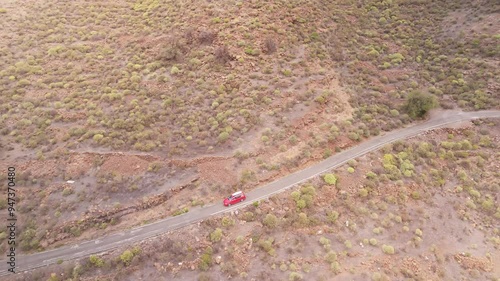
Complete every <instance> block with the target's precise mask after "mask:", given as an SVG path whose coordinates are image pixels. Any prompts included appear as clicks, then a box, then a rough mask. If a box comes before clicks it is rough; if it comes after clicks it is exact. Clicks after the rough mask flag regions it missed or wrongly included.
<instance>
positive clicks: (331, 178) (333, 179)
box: [323, 174, 337, 185]
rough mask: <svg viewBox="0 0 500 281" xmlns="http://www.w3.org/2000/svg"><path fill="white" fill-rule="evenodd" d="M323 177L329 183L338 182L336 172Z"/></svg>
mask: <svg viewBox="0 0 500 281" xmlns="http://www.w3.org/2000/svg"><path fill="white" fill-rule="evenodd" d="M323 179H324V180H325V182H326V183H327V184H329V185H335V184H336V183H337V177H335V175H334V174H326V175H325V176H324V177H323Z"/></svg>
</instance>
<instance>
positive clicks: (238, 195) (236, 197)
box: [224, 191, 247, 206]
mask: <svg viewBox="0 0 500 281" xmlns="http://www.w3.org/2000/svg"><path fill="white" fill-rule="evenodd" d="M245 199H247V197H246V196H245V193H243V192H242V191H237V192H235V193H233V194H231V196H229V197H228V198H225V199H224V206H230V205H233V204H236V203H239V202H241V201H245Z"/></svg>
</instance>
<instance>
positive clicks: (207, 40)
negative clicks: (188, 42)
mask: <svg viewBox="0 0 500 281" xmlns="http://www.w3.org/2000/svg"><path fill="white" fill-rule="evenodd" d="M216 36H217V34H215V32H213V31H206V30H204V31H201V32H200V34H199V35H198V42H200V44H206V45H211V44H212V43H213V42H214V41H215V37H216Z"/></svg>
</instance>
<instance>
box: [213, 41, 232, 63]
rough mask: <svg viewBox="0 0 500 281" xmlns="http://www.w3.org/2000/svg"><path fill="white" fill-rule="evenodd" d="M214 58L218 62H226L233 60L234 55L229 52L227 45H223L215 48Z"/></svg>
mask: <svg viewBox="0 0 500 281" xmlns="http://www.w3.org/2000/svg"><path fill="white" fill-rule="evenodd" d="M215 59H216V60H217V61H218V62H220V63H227V62H228V61H231V60H234V59H235V57H234V56H233V55H231V54H230V53H229V49H228V48H227V46H226V45H223V46H219V47H217V48H216V49H215Z"/></svg>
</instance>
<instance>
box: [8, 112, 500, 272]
mask: <svg viewBox="0 0 500 281" xmlns="http://www.w3.org/2000/svg"><path fill="white" fill-rule="evenodd" d="M480 118H500V110H496V111H478V112H457V111H444V112H442V113H440V114H439V116H434V117H432V118H431V119H430V120H428V121H426V122H424V123H420V124H417V125H414V126H411V127H407V128H404V129H400V130H396V131H393V132H389V133H386V134H385V135H381V136H378V137H375V138H372V139H370V140H368V141H365V142H363V143H361V144H359V145H357V146H355V147H352V148H350V149H348V150H345V151H343V152H341V153H337V154H335V155H333V156H332V157H330V158H328V159H325V160H324V161H322V162H320V163H317V164H315V165H313V166H310V167H308V168H305V169H303V170H301V171H298V172H295V173H293V174H290V175H288V176H285V177H283V178H280V179H278V180H276V181H274V182H271V183H269V184H266V185H264V186H261V187H259V188H257V189H254V190H252V191H251V192H248V193H247V200H246V201H245V202H242V203H240V204H238V205H235V206H231V207H229V208H227V207H224V206H223V205H222V203H221V202H216V203H215V204H213V205H209V206H207V207H203V208H200V209H196V210H192V211H190V212H189V213H186V214H184V215H180V216H176V217H169V218H166V219H163V220H161V221H157V222H154V223H151V224H148V225H143V226H140V227H137V228H134V229H131V230H127V231H124V232H119V233H116V234H113V235H109V236H105V237H102V238H99V239H96V240H91V241H86V242H82V243H79V244H75V245H67V246H63V247H60V248H57V249H53V250H49V251H45V252H40V253H36V254H32V255H26V256H18V257H16V272H21V271H25V270H30V269H34V268H38V267H43V266H46V265H49V264H52V263H55V262H57V261H58V260H60V259H62V260H71V259H77V258H82V257H86V256H89V255H91V254H96V253H102V252H105V251H108V250H110V249H114V248H117V247H120V246H123V245H129V244H132V243H134V242H138V241H142V240H145V239H148V238H152V237H154V236H157V235H160V234H164V233H167V232H170V231H173V230H176V229H179V228H181V227H183V226H187V225H189V224H192V223H195V222H199V221H202V220H204V219H207V218H209V217H211V216H214V215H217V214H220V213H223V212H230V211H234V210H235V209H239V208H243V207H244V206H246V205H249V204H252V203H253V202H255V201H259V200H262V199H265V198H268V197H269V196H271V195H273V194H276V193H278V192H282V191H284V190H286V189H288V188H290V187H292V186H295V185H297V184H299V183H302V182H304V181H306V180H308V179H310V178H313V177H315V176H317V175H320V174H322V173H325V172H327V171H329V170H331V169H333V168H336V167H338V166H340V165H342V164H344V163H345V162H347V161H349V160H350V159H354V158H356V157H359V156H362V155H364V154H366V153H369V152H371V151H374V150H377V149H379V148H380V147H382V146H384V145H386V144H388V143H391V142H394V141H396V140H401V139H406V138H409V137H412V136H416V135H418V134H420V133H422V132H425V131H428V130H431V129H436V128H439V127H445V126H446V125H449V124H452V123H457V122H463V121H470V120H473V119H480ZM4 258H6V256H4ZM7 269H8V264H7V260H6V259H3V260H2V261H0V276H5V275H8V274H11V273H10V272H8V271H7Z"/></svg>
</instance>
